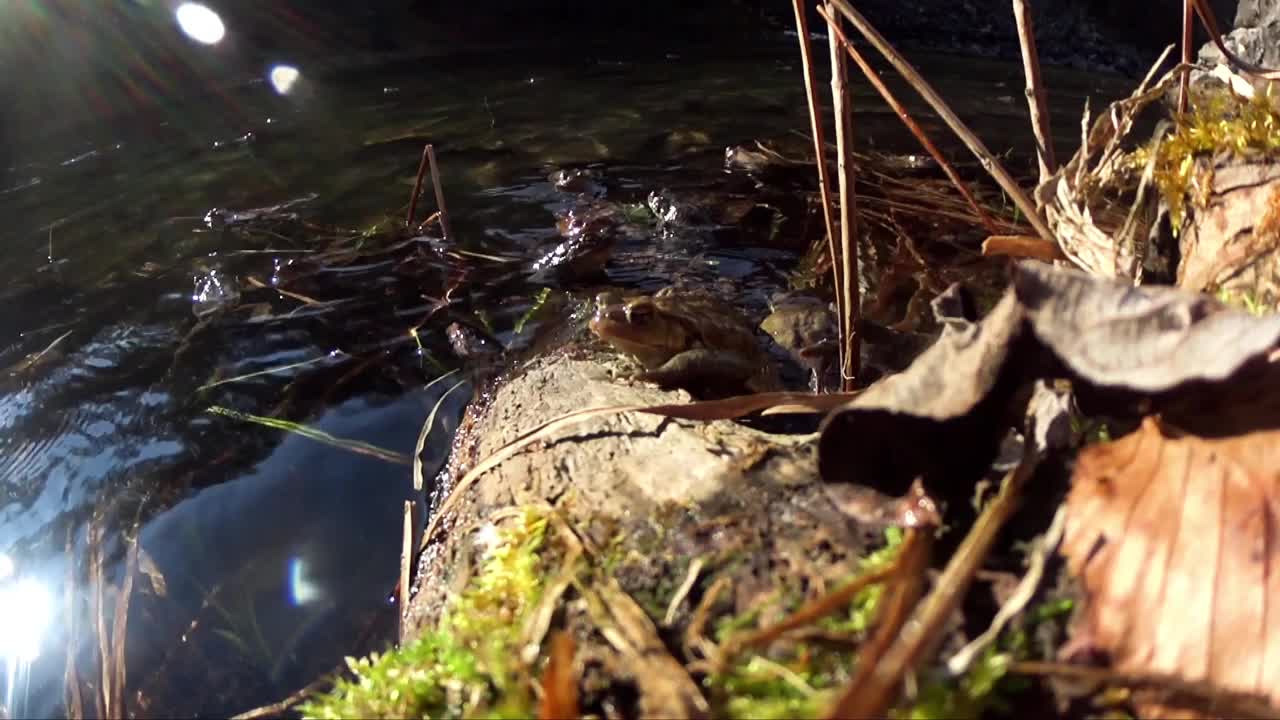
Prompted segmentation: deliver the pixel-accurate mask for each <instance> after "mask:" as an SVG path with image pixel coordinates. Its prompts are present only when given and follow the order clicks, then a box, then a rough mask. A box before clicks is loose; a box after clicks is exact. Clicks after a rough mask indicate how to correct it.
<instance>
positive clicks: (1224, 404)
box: [819, 262, 1280, 494]
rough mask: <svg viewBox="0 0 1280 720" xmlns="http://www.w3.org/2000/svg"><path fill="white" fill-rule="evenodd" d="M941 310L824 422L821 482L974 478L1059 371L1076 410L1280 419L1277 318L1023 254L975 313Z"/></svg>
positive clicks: (1212, 426) (1189, 419)
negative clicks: (1031, 396)
mask: <svg viewBox="0 0 1280 720" xmlns="http://www.w3.org/2000/svg"><path fill="white" fill-rule="evenodd" d="M961 304H963V303H961ZM941 321H942V322H943V324H945V326H946V327H945V329H944V331H943V333H942V336H941V337H940V338H939V339H938V341H937V342H935V343H934V344H933V345H932V346H931V347H930V348H929V349H928V350H926V351H925V352H924V353H923V354H921V355H920V356H919V357H918V358H916V360H915V362H913V363H912V364H911V366H910V367H909V368H907V370H905V371H904V372H901V373H898V374H897V375H892V376H889V377H887V378H885V379H883V380H881V381H879V382H877V383H875V384H874V385H872V386H870V387H868V388H867V389H866V390H864V391H863V392H862V394H860V395H859V396H858V397H856V398H855V399H854V400H853V401H852V402H850V403H849V404H847V405H845V406H844V407H841V408H839V409H837V410H835V411H834V412H833V413H831V415H829V416H828V417H827V419H826V420H825V421H824V423H823V427H822V438H821V440H820V443H819V467H820V470H821V473H822V477H823V478H824V479H825V480H827V481H828V482H857V483H862V484H865V485H872V486H874V487H877V488H879V489H881V490H884V491H885V492H890V493H893V494H899V493H901V492H903V491H905V489H906V487H907V485H908V484H909V483H910V482H911V480H912V479H914V478H915V477H917V476H924V478H925V484H926V486H927V487H929V489H930V491H933V492H939V491H940V490H941V489H944V488H945V487H949V486H951V485H952V484H953V483H951V482H950V481H951V480H957V481H971V480H972V479H973V478H975V477H977V476H978V475H980V474H981V473H982V472H984V471H985V470H986V469H987V468H988V467H989V466H990V464H991V461H992V460H993V459H994V458H995V456H996V453H997V451H998V450H999V446H1000V439H1001V437H1003V435H1004V428H1005V426H1006V425H1005V424H1006V423H1007V421H1008V420H1009V419H1010V415H1011V413H1010V411H1011V410H1012V409H1015V408H1014V403H1015V402H1016V401H1018V400H1019V399H1020V398H1025V396H1026V394H1025V391H1026V389H1027V386H1028V385H1030V384H1031V383H1033V382H1035V381H1036V380H1040V379H1054V378H1068V379H1070V380H1071V381H1072V387H1073V389H1074V390H1075V392H1076V394H1077V397H1078V398H1080V399H1081V406H1082V407H1083V408H1084V409H1085V412H1087V413H1097V414H1107V415H1112V416H1116V417H1126V416H1134V417H1137V416H1140V415H1141V414H1145V413H1147V412H1159V413H1161V414H1162V415H1163V416H1164V417H1166V418H1168V419H1174V420H1176V422H1177V423H1178V425H1179V426H1181V427H1191V428H1194V429H1196V431H1197V432H1201V433H1202V434H1214V435H1221V434H1228V433H1232V432H1238V431H1240V430H1241V429H1244V428H1247V429H1257V428H1259V427H1277V426H1280V394H1278V393H1276V392H1274V388H1276V387H1278V386H1280V363H1276V362H1271V361H1270V360H1269V359H1268V358H1269V357H1270V355H1271V354H1272V352H1273V351H1274V350H1275V349H1276V348H1277V347H1280V315H1270V316H1267V317H1263V318H1257V317H1253V316H1250V315H1248V314H1247V313H1244V312H1237V311H1233V310H1229V309H1228V308H1226V307H1224V306H1223V305H1222V304H1220V303H1218V302H1217V301H1215V300H1214V299H1212V298H1209V297H1206V296H1203V295H1198V294H1193V293H1188V292H1183V291H1179V290H1176V289H1173V288H1168V287H1136V288H1135V287H1132V286H1131V285H1129V284H1128V283H1124V282H1116V281H1112V280H1104V279H1101V278H1095V277H1090V276H1088V275H1086V274H1084V273H1081V272H1078V271H1074V270H1066V269H1059V268H1052V267H1049V266H1046V265H1044V264H1041V263H1035V262H1022V263H1018V264H1017V265H1015V266H1014V270H1013V282H1012V284H1011V286H1010V288H1009V289H1008V290H1007V291H1006V293H1005V296H1004V298H1003V299H1001V300H1000V302H999V303H998V304H997V305H996V306H995V307H994V308H992V310H991V311H990V312H988V313H987V315H986V317H984V318H983V319H982V320H981V321H980V322H977V323H971V322H966V321H964V320H962V319H953V318H941ZM1013 417H1014V419H1015V420H1016V419H1017V418H1018V415H1014V416H1013Z"/></svg>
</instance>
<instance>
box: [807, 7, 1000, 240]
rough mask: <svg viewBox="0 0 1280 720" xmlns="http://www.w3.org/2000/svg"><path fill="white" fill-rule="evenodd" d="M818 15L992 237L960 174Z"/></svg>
mask: <svg viewBox="0 0 1280 720" xmlns="http://www.w3.org/2000/svg"><path fill="white" fill-rule="evenodd" d="M818 12H819V13H820V14H822V17H823V19H824V20H826V21H827V26H828V27H829V28H830V29H831V33H832V36H833V37H836V38H838V39H839V41H840V43H841V44H842V45H844V48H845V51H846V52H847V53H848V54H849V57H851V58H853V61H854V62H855V63H857V64H858V69H860V70H861V71H862V74H863V75H865V76H866V78H867V80H868V81H869V82H870V83H871V86H872V87H874V88H875V89H876V91H877V92H879V93H880V97H882V98H884V101H885V102H886V103H888V104H889V107H891V108H893V111H894V112H895V113H897V115H898V119H899V120H901V121H902V124H903V125H906V127H907V129H908V130H910V131H911V134H912V135H915V136H916V140H918V141H919V142H920V145H921V146H922V147H923V148H924V149H925V151H926V152H928V153H929V156H930V157H932V158H933V159H934V160H935V161H936V162H937V163H938V167H940V168H942V172H943V173H945V174H946V176H947V179H948V180H950V181H951V184H952V185H953V186H955V189H956V190H957V191H958V192H959V193H960V194H961V195H962V196H964V199H965V201H966V202H967V203H969V207H970V208H971V209H972V210H973V214H974V215H975V216H976V217H977V219H978V222H980V223H982V226H983V227H984V228H986V230H987V232H989V233H992V234H995V233H999V232H1000V228H999V226H998V225H997V224H996V221H995V220H993V219H991V215H990V214H989V213H987V212H986V211H985V210H983V209H982V206H981V205H980V204H979V203H978V201H977V199H976V198H974V197H973V193H971V192H969V188H968V186H966V185H965V184H964V181H963V180H961V179H960V175H959V174H957V173H956V170H955V168H954V167H952V166H951V163H949V162H947V159H946V157H944V156H943V155H942V151H940V150H938V147H937V146H936V145H934V144H933V141H932V140H930V139H929V136H928V134H926V133H925V131H924V128H922V127H920V125H919V124H918V123H917V122H916V121H915V118H913V117H911V113H909V112H907V108H906V107H905V106H904V105H903V104H902V103H901V102H900V101H899V100H898V98H897V96H896V95H894V94H893V91H891V90H890V89H889V87H888V86H887V85H885V84H884V81H883V80H881V79H880V75H879V74H878V73H877V72H876V71H875V70H874V69H872V67H871V64H870V63H868V62H867V60H866V58H864V57H863V56H862V53H860V52H858V50H857V48H855V47H854V46H853V43H851V42H849V38H848V37H847V36H845V34H844V32H843V31H842V30H840V28H839V27H837V26H836V25H835V22H836V18H834V17H832V16H829V15H828V14H827V11H825V10H824V9H823V8H818Z"/></svg>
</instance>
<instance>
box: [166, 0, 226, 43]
mask: <svg viewBox="0 0 1280 720" xmlns="http://www.w3.org/2000/svg"><path fill="white" fill-rule="evenodd" d="M174 15H175V17H177V19H178V27H180V28H182V32H184V33H186V34H187V37H189V38H191V39H192V40H195V41H196V42H198V43H204V44H205V45H216V44H218V43H219V42H221V41H222V38H223V36H225V35H226V34H227V28H226V26H225V25H223V24H222V18H220V17H218V13H216V12H214V11H212V10H210V9H209V8H208V7H207V6H205V5H201V4H200V3H193V2H188V3H182V4H181V5H179V6H178V9H177V10H176V11H175V12H174Z"/></svg>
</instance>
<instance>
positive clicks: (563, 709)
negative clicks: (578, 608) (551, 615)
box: [538, 630, 579, 720]
mask: <svg viewBox="0 0 1280 720" xmlns="http://www.w3.org/2000/svg"><path fill="white" fill-rule="evenodd" d="M573 655H574V642H573V636H572V635H570V634H569V633H567V632H564V631H563V630H562V631H560V632H558V633H556V635H555V637H553V638H552V639H551V657H550V658H549V659H548V660H547V668H546V670H544V671H543V673H542V699H541V700H540V701H539V702H538V720H570V719H572V718H577V717H578V716H579V710H578V678H577V677H575V676H574V673H573Z"/></svg>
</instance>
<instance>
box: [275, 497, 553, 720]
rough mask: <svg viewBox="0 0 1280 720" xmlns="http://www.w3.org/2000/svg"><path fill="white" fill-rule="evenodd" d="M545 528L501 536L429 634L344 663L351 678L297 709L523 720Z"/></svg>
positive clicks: (534, 525) (525, 525) (523, 527)
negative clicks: (530, 624) (526, 651)
mask: <svg viewBox="0 0 1280 720" xmlns="http://www.w3.org/2000/svg"><path fill="white" fill-rule="evenodd" d="M546 526H547V522H546V519H545V518H544V517H542V516H541V515H540V514H539V513H536V512H533V511H526V513H525V514H524V515H523V517H522V518H521V519H520V521H519V522H517V523H515V524H514V526H512V527H508V528H506V529H504V530H502V531H501V532H499V533H498V537H497V540H496V542H495V543H494V544H493V545H492V546H491V547H490V549H489V551H488V552H487V553H486V555H485V557H484V558H483V559H482V560H481V567H480V569H479V571H478V572H477V573H476V575H475V576H474V577H473V578H472V579H471V581H470V583H468V585H467V587H466V589H465V590H464V591H463V593H462V594H461V595H460V596H459V597H457V598H456V599H454V600H453V602H451V603H450V605H449V607H448V609H447V610H446V612H445V613H444V614H443V617H442V618H441V621H440V625H439V626H438V628H437V629H436V630H435V631H434V632H430V633H427V634H425V635H423V636H422V637H420V638H418V639H417V640H415V641H413V642H411V643H409V644H407V645H405V646H404V647H401V648H400V649H398V650H394V651H391V652H388V653H384V654H381V655H379V654H376V653H375V654H373V655H370V656H368V657H365V658H361V659H359V660H356V659H354V658H348V659H347V666H348V668H349V669H350V670H351V674H352V675H353V677H351V678H342V679H340V680H338V681H337V683H336V684H335V685H334V687H333V689H332V690H330V691H329V692H327V693H325V694H322V695H317V696H315V697H313V698H311V699H310V700H309V701H308V702H307V703H305V704H304V705H302V706H301V708H300V710H301V712H302V713H303V715H304V716H305V717H313V718H349V717H363V718H409V717H432V718H438V717H478V716H483V717H528V716H529V715H530V714H531V713H532V708H533V696H532V694H531V691H530V689H529V687H528V686H527V682H526V681H525V679H524V674H523V673H522V669H523V668H522V667H521V666H520V662H519V660H518V658H519V656H520V653H519V650H520V648H519V647H518V643H519V641H520V633H521V631H522V629H523V627H524V624H525V620H526V618H527V616H528V614H529V613H530V612H531V611H532V610H533V609H534V608H535V607H536V606H537V604H538V599H539V597H540V596H541V594H542V584H543V583H542V580H543V577H544V574H545V573H544V567H543V562H542V558H541V555H540V551H541V550H542V547H543V543H544V538H545V534H546Z"/></svg>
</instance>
